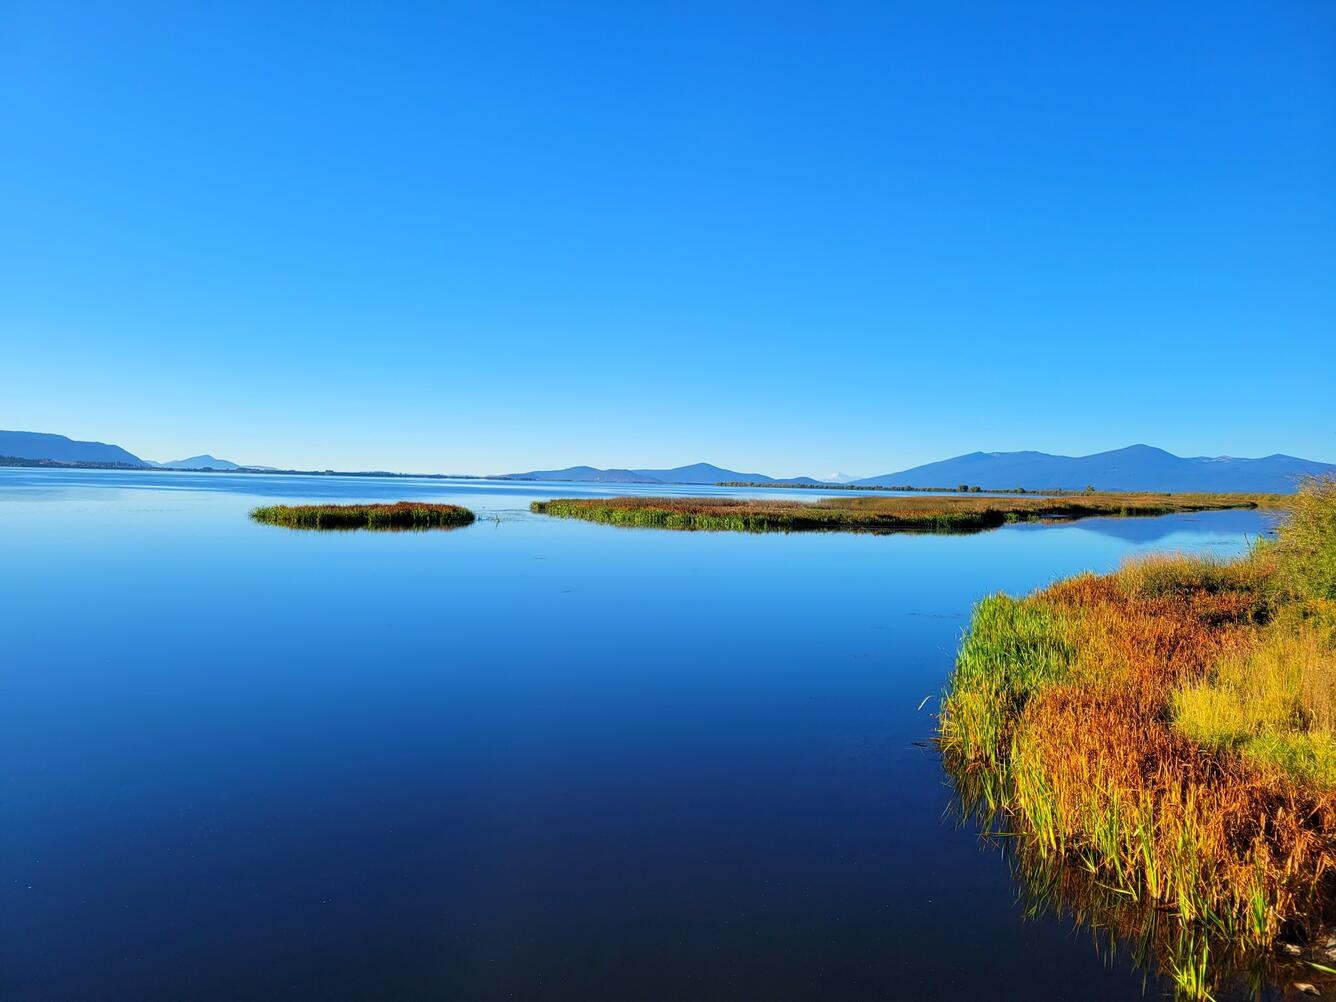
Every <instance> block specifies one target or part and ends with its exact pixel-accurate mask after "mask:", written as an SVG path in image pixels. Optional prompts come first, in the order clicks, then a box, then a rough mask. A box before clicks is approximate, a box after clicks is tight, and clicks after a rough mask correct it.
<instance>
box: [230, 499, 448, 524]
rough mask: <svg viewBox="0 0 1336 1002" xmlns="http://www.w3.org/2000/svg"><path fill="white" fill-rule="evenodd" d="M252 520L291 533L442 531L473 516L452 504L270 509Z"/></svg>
mask: <svg viewBox="0 0 1336 1002" xmlns="http://www.w3.org/2000/svg"><path fill="white" fill-rule="evenodd" d="M250 517H251V518H253V519H254V520H255V521H257V522H264V523H266V524H267V525H281V526H286V527H287V528H289V529H441V528H450V527H453V526H460V525H468V524H469V523H470V522H472V521H473V512H471V511H469V510H468V509H467V508H461V507H460V506H459V505H453V504H426V503H423V502H418V501H399V502H397V503H395V504H347V505H315V504H312V505H283V504H280V505H270V506H268V507H264V508H254V509H252V510H251V513H250Z"/></svg>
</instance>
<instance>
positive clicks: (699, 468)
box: [495, 463, 821, 484]
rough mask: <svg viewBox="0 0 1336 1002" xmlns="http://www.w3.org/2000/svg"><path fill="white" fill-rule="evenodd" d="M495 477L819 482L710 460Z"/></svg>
mask: <svg viewBox="0 0 1336 1002" xmlns="http://www.w3.org/2000/svg"><path fill="white" fill-rule="evenodd" d="M495 479H497V480H571V481H577V482H580V483H599V484H721V483H746V484H776V483H784V484H819V483H821V481H819V480H813V479H812V478H811V477H769V476H766V475H765V474H764V473H739V472H738V471H737V470H726V469H724V468H723V467H722V466H715V465H713V464H712V463H693V464H692V465H690V466H674V467H673V468H672V469H670V470H619V469H612V470H601V469H599V468H598V467H596V466H568V467H566V468H565V469H564V470H532V471H530V472H529V473H507V474H504V475H502V476H499V477H496V478H495Z"/></svg>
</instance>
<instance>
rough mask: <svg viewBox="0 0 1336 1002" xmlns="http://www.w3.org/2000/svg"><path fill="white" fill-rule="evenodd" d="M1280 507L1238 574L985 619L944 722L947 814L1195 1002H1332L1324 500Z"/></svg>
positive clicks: (1120, 579)
mask: <svg viewBox="0 0 1336 1002" xmlns="http://www.w3.org/2000/svg"><path fill="white" fill-rule="evenodd" d="M1289 507H1290V514H1289V516H1288V518H1287V519H1286V520H1285V521H1284V522H1282V523H1281V525H1280V527H1279V529H1278V532H1277V535H1276V538H1275V539H1274V540H1271V541H1262V542H1258V543H1257V544H1256V545H1255V546H1254V547H1253V549H1252V550H1251V552H1250V553H1249V554H1248V555H1247V556H1246V557H1244V558H1241V559H1238V560H1234V561H1221V560H1218V559H1210V558H1209V557H1196V556H1184V555H1169V556H1158V557H1152V558H1149V559H1140V560H1137V561H1134V562H1132V563H1129V564H1127V565H1125V566H1124V567H1123V568H1122V569H1121V570H1119V571H1117V572H1116V573H1113V574H1106V575H1094V574H1084V575H1081V576H1078V577H1075V578H1072V579H1070V580H1066V581H1062V582H1059V583H1057V584H1054V585H1052V586H1050V587H1047V588H1044V589H1042V590H1040V591H1037V592H1035V593H1033V594H1031V595H1029V596H1027V597H1024V598H1020V599H1014V598H1009V597H1007V596H1006V595H1000V594H999V595H995V596H992V597H990V598H987V599H985V600H984V601H983V602H981V603H980V604H979V605H978V606H977V607H976V609H975V612H974V616H973V621H972V623H971V625H970V629H969V632H968V633H967V635H966V637H965V639H964V641H963V644H962V646H961V650H960V653H959V656H958V660H957V665H956V668H955V671H954V674H953V675H952V677H951V679H950V683H949V686H948V689H947V691H946V693H945V695H944V698H943V703H942V707H941V712H940V718H939V723H940V747H941V750H942V753H943V758H944V763H945V765H946V768H947V772H948V775H950V776H951V777H952V780H953V782H954V783H955V785H956V790H957V793H958V795H959V797H960V806H961V807H962V809H963V811H964V813H966V814H969V815H972V816H975V817H978V818H980V819H981V820H983V821H984V822H985V823H986V825H987V826H988V827H989V828H991V830H993V831H994V832H996V833H998V834H1005V835H1006V836H1008V837H1007V838H1006V839H1004V840H1000V841H1002V842H1004V843H1005V846H1006V849H1007V852H1008V853H1009V854H1011V856H1012V859H1013V860H1014V861H1016V863H1017V864H1018V865H1017V869H1018V870H1019V871H1020V872H1021V873H1022V875H1025V876H1026V879H1027V880H1028V881H1029V883H1030V886H1031V891H1032V893H1034V894H1035V895H1037V896H1038V897H1039V898H1045V897H1047V898H1050V899H1051V898H1053V897H1054V896H1057V897H1064V896H1065V898H1066V900H1065V902H1059V903H1058V905H1057V906H1056V907H1058V908H1059V909H1061V910H1065V911H1067V912H1069V913H1071V914H1075V915H1076V916H1077V917H1078V919H1080V920H1082V921H1084V922H1086V923H1087V924H1090V925H1091V926H1092V927H1097V928H1104V929H1115V930H1118V931H1121V932H1123V933H1135V935H1134V936H1133V937H1132V938H1133V941H1134V942H1140V943H1141V944H1142V945H1143V946H1145V945H1146V944H1149V946H1150V952H1151V953H1152V954H1153V956H1154V958H1155V959H1156V960H1157V961H1158V963H1160V964H1161V965H1162V966H1163V968H1164V969H1165V970H1166V971H1167V972H1168V973H1169V974H1170V975H1171V976H1172V977H1173V978H1174V980H1175V981H1176V982H1177V984H1178V987H1179V990H1180V993H1181V994H1183V995H1185V996H1187V997H1191V998H1210V997H1211V996H1212V993H1213V992H1214V991H1216V990H1218V984H1219V981H1220V979H1221V978H1222V977H1224V976H1225V972H1230V977H1231V978H1232V979H1234V978H1237V979H1240V980H1242V981H1243V982H1244V983H1245V984H1246V983H1247V982H1248V981H1249V980H1250V979H1254V980H1255V979H1257V978H1258V977H1259V975H1258V972H1259V971H1262V970H1269V973H1267V974H1266V975H1265V976H1266V977H1267V978H1268V979H1270V978H1274V977H1275V976H1276V967H1277V965H1281V974H1282V976H1284V977H1285V979H1286V980H1288V981H1289V982H1290V983H1291V984H1292V985H1294V986H1296V987H1297V989H1298V990H1299V991H1300V992H1309V991H1310V989H1311V992H1312V993H1316V992H1318V991H1323V992H1324V993H1327V992H1328V991H1329V987H1328V986H1333V987H1336V937H1333V936H1332V935H1331V934H1332V931H1333V926H1332V922H1333V919H1336V869H1334V866H1336V479H1333V478H1326V479H1323V480H1312V481H1310V482H1308V483H1307V484H1306V485H1305V486H1304V487H1303V488H1302V489H1301V490H1300V491H1299V493H1298V494H1297V495H1295V496H1294V497H1293V499H1292V502H1291V504H1290V506H1289ZM1077 887H1080V888H1083V890H1082V891H1080V893H1076V892H1074V891H1073V888H1077ZM1035 888H1038V890H1037V891H1036V890H1035ZM1092 893H1093V894H1094V895H1095V897H1096V898H1098V897H1101V896H1102V898H1103V901H1104V904H1105V905H1106V906H1110V907H1106V908H1104V909H1103V910H1099V909H1092V908H1091V901H1092V898H1091V894H1092ZM1114 906H1116V907H1114ZM1117 912H1120V913H1121V915H1122V916H1123V917H1122V919H1121V920H1114V919H1111V918H1110V917H1109V916H1110V914H1111V913H1117ZM1129 916H1140V918H1137V919H1136V920H1135V921H1134V920H1133V919H1131V918H1129ZM1259 965H1260V966H1259ZM1240 971H1242V972H1243V973H1242V974H1241V975H1240V973H1239V972H1240ZM1314 982H1316V984H1314ZM1324 982H1325V983H1324Z"/></svg>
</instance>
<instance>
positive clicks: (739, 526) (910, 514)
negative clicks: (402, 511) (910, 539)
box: [529, 492, 1291, 532]
mask: <svg viewBox="0 0 1336 1002" xmlns="http://www.w3.org/2000/svg"><path fill="white" fill-rule="evenodd" d="M1290 499H1291V496H1290V495H1283V494H1149V493H1112V492H1110V493H1094V492H1086V493H1081V494H1072V495H1065V496H1062V497H1034V496H1025V497H1019V496H1018V497H1007V498H996V497H986V496H980V495H977V494H972V495H969V496H959V495H948V496H945V497H943V496H931V497H928V496H920V497H850V496H845V497H836V498H824V499H822V500H820V501H816V502H808V501H783V500H781V501H773V500H768V501H759V500H747V499H742V498H689V497H615V498H553V499H552V500H550V501H535V502H533V503H532V504H531V505H530V506H529V508H530V510H531V511H533V512H534V513H536V514H540V515H552V516H556V517H558V518H579V519H584V520H586V521H589V522H601V523H604V524H608V525H621V526H638V527H649V528H661V529H682V530H705V531H740V532H802V531H821V530H826V531H830V530H837V531H839V530H843V531H863V532H977V531H980V530H983V529H993V528H997V527H998V526H1001V525H1005V524H1007V523H1009V522H1025V521H1045V520H1058V519H1073V518H1088V517H1092V516H1116V517H1132V516H1149V515H1167V514H1172V513H1176V512H1197V511H1220V510H1226V509H1240V508H1244V509H1246V508H1282V507H1284V506H1285V505H1286V504H1288V503H1289V501H1290Z"/></svg>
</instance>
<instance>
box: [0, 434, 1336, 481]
mask: <svg viewBox="0 0 1336 1002" xmlns="http://www.w3.org/2000/svg"><path fill="white" fill-rule="evenodd" d="M3 459H17V460H23V461H28V462H40V463H54V464H74V465H79V464H82V465H92V466H116V467H125V468H138V469H173V470H268V469H270V467H263V466H243V465H239V464H237V463H234V462H232V461H230V460H227V459H219V458H217V457H216V456H211V455H209V454H207V453H204V454H201V455H198V456H190V457H188V458H186V459H176V460H172V461H170V462H166V463H155V462H152V461H150V460H146V459H141V458H140V457H138V456H136V455H135V454H134V453H132V452H129V451H127V450H125V449H122V448H121V447H120V446H118V445H109V444H107V443H106V442H81V441H77V440H74V439H70V438H66V437H65V436H64V435H51V434H47V433H44V432H35V431H0V460H3ZM1324 473H1326V474H1336V464H1332V463H1322V462H1318V461H1316V460H1312V459H1299V458H1296V457H1294V456H1285V455H1281V454H1279V453H1277V454H1275V455H1271V456H1263V457H1262V458H1260V459H1240V458H1236V457H1232V456H1215V457H1210V456H1192V457H1182V456H1175V455H1174V454H1173V453H1170V452H1166V451H1165V450H1163V449H1157V448H1154V447H1153V446H1149V445H1132V446H1128V447H1127V448H1125V449H1114V450H1112V451H1110V452H1098V453H1095V454H1094V455H1090V456H1056V455H1051V454H1049V453H1047V452H970V453H967V454H965V455H963V456H956V457H954V458H952V459H943V460H941V461H939V462H935V463H926V464H924V465H922V466H915V467H911V468H910V469H907V470H901V471H899V472H898V473H884V474H881V475H880V476H875V477H864V478H862V479H859V480H853V481H852V483H853V486H856V487H917V488H931V487H941V488H948V489H951V488H955V487H957V486H959V485H961V484H969V485H971V486H979V487H982V488H984V489H985V490H989V489H992V490H1007V489H1011V488H1016V487H1023V488H1025V489H1027V490H1039V491H1042V490H1046V489H1057V488H1063V489H1068V490H1080V489H1082V488H1084V487H1086V486H1088V485H1089V486H1094V487H1096V488H1098V489H1099V490H1120V491H1121V490H1144V491H1274V492H1286V491H1291V490H1293V489H1294V487H1295V483H1296V481H1297V480H1298V478H1299V477H1302V476H1305V475H1320V474H1324ZM496 479H502V480H536V481H566V482H576V483H602V484H697V485H703V484H719V483H747V484H801V485H804V486H809V487H821V486H826V485H830V486H836V485H837V484H838V483H839V481H835V480H834V479H833V478H832V479H831V480H818V479H816V478H814V477H772V476H768V475H766V474H764V473H743V472H740V471H738V470H729V469H725V468H723V467H721V466H715V465H713V464H711V463H693V464H691V465H689V466H675V467H672V468H671V469H629V468H628V469H623V468H614V469H599V468H598V467H594V466H568V467H565V468H564V469H560V470H531V471H529V472H528V473H507V474H503V475H501V476H500V477H497V478H496ZM841 479H842V480H843V479H844V478H841Z"/></svg>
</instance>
